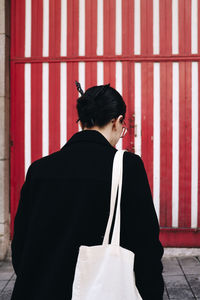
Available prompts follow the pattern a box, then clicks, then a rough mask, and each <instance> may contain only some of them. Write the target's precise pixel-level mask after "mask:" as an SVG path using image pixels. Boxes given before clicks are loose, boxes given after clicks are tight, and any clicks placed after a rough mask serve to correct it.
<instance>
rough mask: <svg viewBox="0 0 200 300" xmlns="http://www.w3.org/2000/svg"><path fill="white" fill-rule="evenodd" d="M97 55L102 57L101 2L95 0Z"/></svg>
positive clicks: (101, 0) (100, 0)
mask: <svg viewBox="0 0 200 300" xmlns="http://www.w3.org/2000/svg"><path fill="white" fill-rule="evenodd" d="M97 55H103V0H97Z"/></svg>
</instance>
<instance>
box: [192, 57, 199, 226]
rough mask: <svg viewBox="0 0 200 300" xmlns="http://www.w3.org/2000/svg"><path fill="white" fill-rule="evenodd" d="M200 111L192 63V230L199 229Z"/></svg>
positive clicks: (194, 70)
mask: <svg viewBox="0 0 200 300" xmlns="http://www.w3.org/2000/svg"><path fill="white" fill-rule="evenodd" d="M198 111H199V108H198V63H197V62H192V170H191V174H192V185H191V201H192V203H191V209H192V211H191V227H192V228H197V224H198Z"/></svg>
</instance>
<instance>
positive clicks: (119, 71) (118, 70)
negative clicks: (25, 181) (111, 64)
mask: <svg viewBox="0 0 200 300" xmlns="http://www.w3.org/2000/svg"><path fill="white" fill-rule="evenodd" d="M115 76H116V90H117V91H118V92H119V93H120V94H121V95H122V62H121V61H117V62H116V74H115ZM122 139H123V138H120V139H119V141H118V142H117V144H116V149H118V150H119V149H122Z"/></svg>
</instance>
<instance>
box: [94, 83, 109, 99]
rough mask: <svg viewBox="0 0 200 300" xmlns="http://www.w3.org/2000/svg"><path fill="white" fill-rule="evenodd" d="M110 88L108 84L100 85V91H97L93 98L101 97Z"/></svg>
mask: <svg viewBox="0 0 200 300" xmlns="http://www.w3.org/2000/svg"><path fill="white" fill-rule="evenodd" d="M109 86H110V83H108V84H105V85H102V87H101V89H99V91H98V92H97V93H96V95H95V96H94V98H97V97H99V96H100V95H103V93H104V92H105V90H106V89H107V88H108V87H109Z"/></svg>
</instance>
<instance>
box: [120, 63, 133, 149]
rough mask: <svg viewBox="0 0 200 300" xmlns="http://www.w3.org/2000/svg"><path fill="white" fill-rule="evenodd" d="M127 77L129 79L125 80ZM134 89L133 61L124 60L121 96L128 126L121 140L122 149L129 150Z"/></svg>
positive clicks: (131, 146) (131, 140)
mask: <svg viewBox="0 0 200 300" xmlns="http://www.w3.org/2000/svg"><path fill="white" fill-rule="evenodd" d="M127 78H128V79H129V80H127ZM134 91H135V74H134V63H129V62H124V63H123V64H122V96H123V99H124V101H125V103H126V118H125V121H126V125H127V128H128V131H127V134H126V135H125V137H124V138H123V140H122V142H123V143H122V144H123V147H122V148H123V149H128V150H129V151H130V152H133V153H134V152H135V150H134V148H133V147H134V117H133V113H134V111H135V109H134V107H135V103H134Z"/></svg>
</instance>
